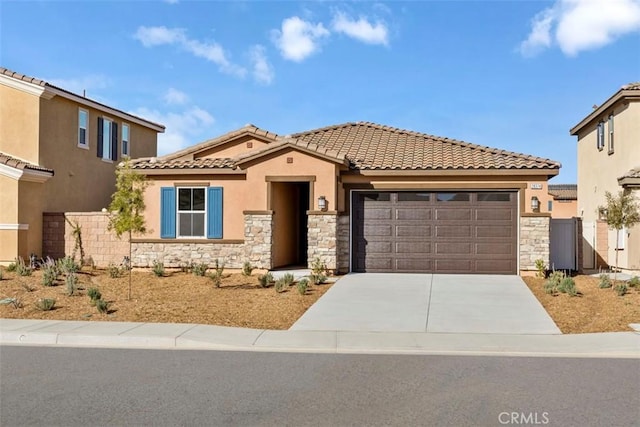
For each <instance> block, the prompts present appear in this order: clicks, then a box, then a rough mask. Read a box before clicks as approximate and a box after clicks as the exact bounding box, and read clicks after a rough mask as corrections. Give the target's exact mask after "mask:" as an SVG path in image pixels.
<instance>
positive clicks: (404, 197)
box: [398, 193, 431, 202]
mask: <svg viewBox="0 0 640 427" xmlns="http://www.w3.org/2000/svg"><path fill="white" fill-rule="evenodd" d="M430 199H431V194H430V193H398V201H399V202H428V201H429V200H430Z"/></svg>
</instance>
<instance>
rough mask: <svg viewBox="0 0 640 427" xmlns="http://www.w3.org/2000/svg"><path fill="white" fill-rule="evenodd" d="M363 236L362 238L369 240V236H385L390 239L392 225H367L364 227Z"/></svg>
mask: <svg viewBox="0 0 640 427" xmlns="http://www.w3.org/2000/svg"><path fill="white" fill-rule="evenodd" d="M363 231H364V232H363V234H362V236H363V237H365V238H367V237H369V236H372V237H373V236H385V237H390V236H391V231H392V229H391V225H389V224H379V225H378V224H372V225H365V226H364V230H363Z"/></svg>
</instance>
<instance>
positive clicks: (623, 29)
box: [520, 0, 640, 56]
mask: <svg viewBox="0 0 640 427" xmlns="http://www.w3.org/2000/svg"><path fill="white" fill-rule="evenodd" d="M554 30H555V31H554ZM635 31H640V0H608V1H602V0H556V3H555V4H554V5H553V6H551V7H549V8H547V9H545V10H543V11H542V12H540V13H538V14H537V15H536V16H535V17H534V18H533V20H532V29H531V32H530V34H529V36H528V38H527V39H526V40H525V41H523V42H522V43H521V44H520V52H521V53H522V54H523V55H525V56H530V55H535V54H536V53H538V52H539V51H541V50H543V49H545V48H548V47H550V46H551V45H552V44H553V43H556V44H557V45H558V46H559V48H560V50H562V52H563V53H564V54H565V55H568V56H575V55H577V54H578V53H579V52H581V51H585V50H590V49H597V48H599V47H602V46H605V45H607V44H610V43H612V42H614V41H615V40H616V39H617V38H619V37H621V36H623V35H625V34H628V33H632V32H635Z"/></svg>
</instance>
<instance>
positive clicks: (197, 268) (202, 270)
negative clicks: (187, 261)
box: [191, 262, 209, 277]
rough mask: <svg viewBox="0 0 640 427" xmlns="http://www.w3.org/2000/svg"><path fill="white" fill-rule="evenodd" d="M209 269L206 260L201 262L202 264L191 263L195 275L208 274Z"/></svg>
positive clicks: (192, 272)
mask: <svg viewBox="0 0 640 427" xmlns="http://www.w3.org/2000/svg"><path fill="white" fill-rule="evenodd" d="M208 269H209V266H208V265H207V264H206V263H204V262H201V263H200V264H195V263H194V264H191V274H193V275H194V276H201V277H204V276H205V274H207V270H208Z"/></svg>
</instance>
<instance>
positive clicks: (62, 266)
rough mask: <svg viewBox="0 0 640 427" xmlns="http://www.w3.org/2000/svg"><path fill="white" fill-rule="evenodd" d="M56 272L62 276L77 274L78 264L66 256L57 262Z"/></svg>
mask: <svg viewBox="0 0 640 427" xmlns="http://www.w3.org/2000/svg"><path fill="white" fill-rule="evenodd" d="M58 271H60V272H62V273H64V274H69V273H77V272H78V271H80V264H78V263H77V262H76V261H75V260H74V259H73V258H71V257H70V256H66V257H64V258H60V259H59V260H58Z"/></svg>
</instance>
